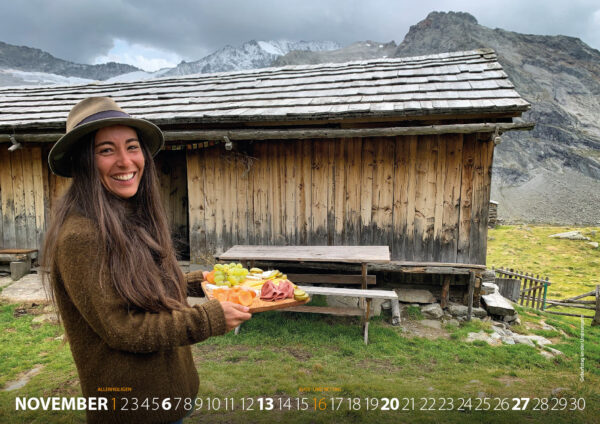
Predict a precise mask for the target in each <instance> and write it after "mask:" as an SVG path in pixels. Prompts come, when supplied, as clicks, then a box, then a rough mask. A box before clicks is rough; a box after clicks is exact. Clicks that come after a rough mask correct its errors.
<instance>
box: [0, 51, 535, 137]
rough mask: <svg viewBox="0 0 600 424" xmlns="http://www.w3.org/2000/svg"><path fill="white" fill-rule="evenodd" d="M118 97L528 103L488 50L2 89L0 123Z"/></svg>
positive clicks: (318, 107)
mask: <svg viewBox="0 0 600 424" xmlns="http://www.w3.org/2000/svg"><path fill="white" fill-rule="evenodd" d="M90 96H111V97H113V98H114V99H115V100H116V101H117V103H119V105H120V106H121V107H122V108H123V109H124V110H125V111H126V112H128V113H130V114H131V115H133V116H135V117H139V118H145V119H149V120H151V121H153V122H155V123H156V124H158V125H166V124H173V123H178V122H182V123H184V122H194V123H199V124H201V123H219V122H247V121H287V120H299V119H300V120H314V119H343V118H346V117H357V116H358V117H374V118H377V117H381V118H386V117H398V116H426V115H448V114H461V115H464V114H482V113H508V114H513V116H517V115H520V114H521V113H522V112H523V111H525V110H527V109H529V107H530V104H529V103H528V102H527V101H525V100H523V99H522V98H521V97H520V96H519V94H518V93H517V91H516V90H515V88H514V85H513V84H512V83H511V82H510V81H509V80H508V77H507V75H506V73H505V72H504V71H503V70H502V67H501V65H500V64H499V63H498V61H497V57H496V54H495V52H494V51H493V50H491V49H480V50H473V51H466V52H455V53H443V54H436V55H428V56H418V57H410V58H394V59H377V60H366V61H358V62H348V63H329V64H319V65H303V66H286V67H281V68H262V69H252V70H247V71H237V72H225V73H214V74H198V75H192V76H185V77H176V78H162V79H154V80H145V81H139V82H127V83H94V84H86V85H70V86H47V87H13V88H4V89H0V129H5V130H6V129H12V130H15V129H32V128H36V129H43V128H64V125H65V120H66V117H67V114H68V112H69V110H70V109H71V107H72V106H73V105H74V104H75V103H77V102H78V101H79V100H81V99H83V98H86V97H90Z"/></svg>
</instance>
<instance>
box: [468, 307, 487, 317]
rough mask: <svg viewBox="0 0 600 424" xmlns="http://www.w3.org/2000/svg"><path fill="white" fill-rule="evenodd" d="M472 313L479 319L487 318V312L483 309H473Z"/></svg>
mask: <svg viewBox="0 0 600 424" xmlns="http://www.w3.org/2000/svg"><path fill="white" fill-rule="evenodd" d="M471 313H472V314H473V315H474V316H475V317H477V318H485V317H487V314H488V313H487V311H486V310H485V309H483V308H473V309H472V310H471Z"/></svg>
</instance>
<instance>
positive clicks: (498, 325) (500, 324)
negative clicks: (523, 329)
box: [492, 320, 507, 328]
mask: <svg viewBox="0 0 600 424" xmlns="http://www.w3.org/2000/svg"><path fill="white" fill-rule="evenodd" d="M492 325H495V326H496V327H500V328H507V327H506V324H505V323H504V322H502V321H494V320H492Z"/></svg>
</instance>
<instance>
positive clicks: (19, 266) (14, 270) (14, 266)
mask: <svg viewBox="0 0 600 424" xmlns="http://www.w3.org/2000/svg"><path fill="white" fill-rule="evenodd" d="M29 271H31V261H30V260H29V261H20V262H11V263H10V278H11V279H12V280H13V281H18V280H20V279H21V278H22V277H23V276H25V275H27V274H29Z"/></svg>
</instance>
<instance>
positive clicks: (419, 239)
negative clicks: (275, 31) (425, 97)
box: [187, 134, 493, 264]
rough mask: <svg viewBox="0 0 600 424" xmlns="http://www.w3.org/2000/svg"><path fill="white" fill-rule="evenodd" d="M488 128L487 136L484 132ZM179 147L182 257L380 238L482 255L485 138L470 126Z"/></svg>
mask: <svg viewBox="0 0 600 424" xmlns="http://www.w3.org/2000/svg"><path fill="white" fill-rule="evenodd" d="M484 137H487V136H484ZM246 148H247V152H246V154H247V155H249V156H250V157H252V158H254V159H255V160H254V162H253V163H252V166H251V167H250V169H249V170H248V167H247V163H246V162H245V161H244V160H243V155H242V154H241V153H232V152H227V151H225V150H224V149H223V147H222V146H214V147H210V148H207V149H200V150H191V151H187V167H188V190H189V202H190V204H189V210H190V249H191V260H192V261H195V262H199V261H201V260H202V257H204V256H207V255H214V254H219V253H222V252H223V251H225V250H227V248H229V247H231V246H233V245H235V244H267V245H288V244H300V245H326V244H328V245H357V244H358V245H389V246H390V249H391V253H392V258H393V259H394V260H410V261H423V262H435V261H440V262H459V263H475V264H485V250H486V240H487V214H488V203H489V190H490V182H491V165H492V155H493V144H492V142H491V141H489V139H488V138H486V139H485V141H482V140H479V139H478V138H477V135H475V134H473V135H464V136H463V135H459V134H453V135H441V136H406V137H384V138H369V139H360V138H352V139H335V140H331V139H324V140H293V141H291V140H285V141H272V142H271V141H264V142H254V143H252V144H250V145H246Z"/></svg>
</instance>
